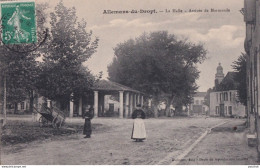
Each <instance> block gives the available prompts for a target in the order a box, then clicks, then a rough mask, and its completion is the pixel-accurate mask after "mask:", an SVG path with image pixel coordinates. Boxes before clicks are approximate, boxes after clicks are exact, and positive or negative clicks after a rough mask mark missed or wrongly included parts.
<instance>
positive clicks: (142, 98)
mask: <svg viewBox="0 0 260 168" xmlns="http://www.w3.org/2000/svg"><path fill="white" fill-rule="evenodd" d="M140 104H141V106H142V107H143V105H144V96H143V95H141V102H140Z"/></svg>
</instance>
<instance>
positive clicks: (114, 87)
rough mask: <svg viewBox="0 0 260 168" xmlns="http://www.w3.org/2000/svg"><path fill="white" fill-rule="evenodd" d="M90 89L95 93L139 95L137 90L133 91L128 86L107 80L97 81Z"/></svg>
mask: <svg viewBox="0 0 260 168" xmlns="http://www.w3.org/2000/svg"><path fill="white" fill-rule="evenodd" d="M91 89H92V90H97V91H130V92H135V93H141V92H140V91H138V90H134V89H132V88H130V87H128V86H124V85H121V84H119V83H116V82H112V81H109V80H99V81H98V82H97V83H95V84H94V86H93V87H92V88H91Z"/></svg>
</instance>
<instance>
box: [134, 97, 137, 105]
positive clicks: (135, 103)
mask: <svg viewBox="0 0 260 168" xmlns="http://www.w3.org/2000/svg"><path fill="white" fill-rule="evenodd" d="M136 97H137V95H136V94H134V108H136V105H137V102H136V101H137V100H136Z"/></svg>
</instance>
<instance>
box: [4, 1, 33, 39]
mask: <svg viewBox="0 0 260 168" xmlns="http://www.w3.org/2000/svg"><path fill="white" fill-rule="evenodd" d="M1 11H2V12H1V14H2V18H3V19H2V40H3V42H4V43H5V44H20V43H35V42H37V38H36V37H37V36H36V25H35V4H34V2H20V3H4V4H2V5H1Z"/></svg>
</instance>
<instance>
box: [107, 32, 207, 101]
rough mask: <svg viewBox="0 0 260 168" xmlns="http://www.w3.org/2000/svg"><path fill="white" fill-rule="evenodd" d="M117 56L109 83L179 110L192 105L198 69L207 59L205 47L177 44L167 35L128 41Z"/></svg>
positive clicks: (117, 49) (186, 43) (148, 36)
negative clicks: (129, 88)
mask: <svg viewBox="0 0 260 168" xmlns="http://www.w3.org/2000/svg"><path fill="white" fill-rule="evenodd" d="M114 53H115V57H114V59H113V62H112V63H111V64H110V65H109V66H108V73H109V79H110V80H112V81H115V82H118V83H121V84H124V85H127V86H130V87H132V88H135V89H138V90H140V91H142V92H144V93H146V94H148V95H151V96H152V98H153V100H154V102H159V100H160V99H161V96H163V97H165V96H166V97H167V98H168V99H169V101H168V104H174V105H176V106H177V105H186V104H188V103H190V101H191V98H192V93H194V91H195V90H196V89H197V88H198V87H197V85H196V83H195V81H196V79H198V77H199V71H198V69H197V67H196V65H197V64H198V63H202V62H203V60H204V59H205V58H206V50H205V49H204V47H203V45H202V44H193V43H191V42H188V40H178V39H177V38H176V36H174V35H172V34H168V32H167V31H158V32H152V33H150V34H146V33H144V34H142V35H141V36H140V37H138V38H136V39H135V40H133V39H129V40H127V41H125V42H124V43H120V44H118V45H117V46H116V48H114ZM155 104H156V103H155Z"/></svg>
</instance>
